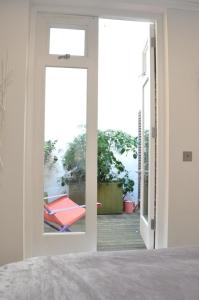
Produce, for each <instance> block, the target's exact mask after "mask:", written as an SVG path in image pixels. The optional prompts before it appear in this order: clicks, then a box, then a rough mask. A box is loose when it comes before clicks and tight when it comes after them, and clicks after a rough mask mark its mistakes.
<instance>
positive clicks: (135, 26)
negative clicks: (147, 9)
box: [97, 19, 155, 251]
mask: <svg viewBox="0 0 199 300" xmlns="http://www.w3.org/2000/svg"><path fill="white" fill-rule="evenodd" d="M153 26H154V25H152V24H151V23H147V22H135V21H124V20H113V19H100V20H99V67H98V68H99V79H98V202H100V203H101V205H102V207H101V208H99V209H98V216H97V230H98V239H97V249H98V250H99V251H103V250H130V249H144V248H146V247H147V248H152V247H153V246H154V233H155V228H154V208H155V207H154V202H155V179H154V178H155V150H154V149H155V136H154V132H153V131H154V128H155V125H153V124H152V123H154V124H155V75H154V73H155V59H154V56H155V49H154V46H155V43H154V41H155V40H154V29H153ZM152 43H153V45H152ZM152 47H153V51H151V48H152ZM152 98H153V99H152ZM151 104H152V106H153V107H151ZM152 128H153V129H152ZM151 139H153V141H152V140H151ZM152 177H153V178H152Z"/></svg>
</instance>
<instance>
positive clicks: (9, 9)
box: [0, 0, 29, 264]
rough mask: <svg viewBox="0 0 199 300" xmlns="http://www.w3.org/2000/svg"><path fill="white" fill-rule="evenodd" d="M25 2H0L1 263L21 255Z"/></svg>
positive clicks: (26, 29)
mask: <svg viewBox="0 0 199 300" xmlns="http://www.w3.org/2000/svg"><path fill="white" fill-rule="evenodd" d="M28 22H29V20H28V1H27V0H17V1H10V0H7V1H2V0H1V1H0V41H1V42H0V44H1V46H0V61H1V60H2V59H5V57H6V52H7V53H8V69H9V70H10V71H11V76H10V78H11V83H10V86H9V88H8V94H7V110H6V116H5V124H4V137H3V149H2V150H3V161H4V169H3V170H0V264H2V263H5V262H10V261H15V260H19V259H21V258H22V257H23V147H24V107H25V96H26V85H25V80H26V50H27V38H28Z"/></svg>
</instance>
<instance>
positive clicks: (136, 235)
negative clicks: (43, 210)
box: [44, 211, 145, 251]
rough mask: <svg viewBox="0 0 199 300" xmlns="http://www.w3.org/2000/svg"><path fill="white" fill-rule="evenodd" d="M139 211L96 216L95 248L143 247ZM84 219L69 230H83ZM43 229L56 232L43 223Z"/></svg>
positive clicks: (111, 249)
mask: <svg viewBox="0 0 199 300" xmlns="http://www.w3.org/2000/svg"><path fill="white" fill-rule="evenodd" d="M139 218H140V213H139V211H136V212H135V213H133V214H115V215H98V216H97V240H98V242H97V250H98V251H114V250H132V249H145V245H144V242H143V240H142V238H141V235H140V230H139V226H140V225H139V224H140V221H139ZM84 230H85V219H81V220H80V221H79V222H77V223H75V224H74V225H73V226H71V231H73V232H74V231H76V232H77V231H84ZM44 231H45V232H46V233H48V232H56V231H55V230H53V229H52V228H51V227H49V226H48V225H46V224H45V226H44Z"/></svg>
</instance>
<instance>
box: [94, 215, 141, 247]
mask: <svg viewBox="0 0 199 300" xmlns="http://www.w3.org/2000/svg"><path fill="white" fill-rule="evenodd" d="M139 218H140V217H139V212H136V213H133V214H119V215H98V217H97V233H98V242H97V249H98V250H99V251H114V250H132V249H145V245H144V242H143V240H142V238H141V235H140V230H139V227H140V222H139Z"/></svg>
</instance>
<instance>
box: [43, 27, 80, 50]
mask: <svg viewBox="0 0 199 300" xmlns="http://www.w3.org/2000/svg"><path fill="white" fill-rule="evenodd" d="M84 52H85V30H81V29H65V28H50V47H49V54H70V55H77V56H84Z"/></svg>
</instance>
